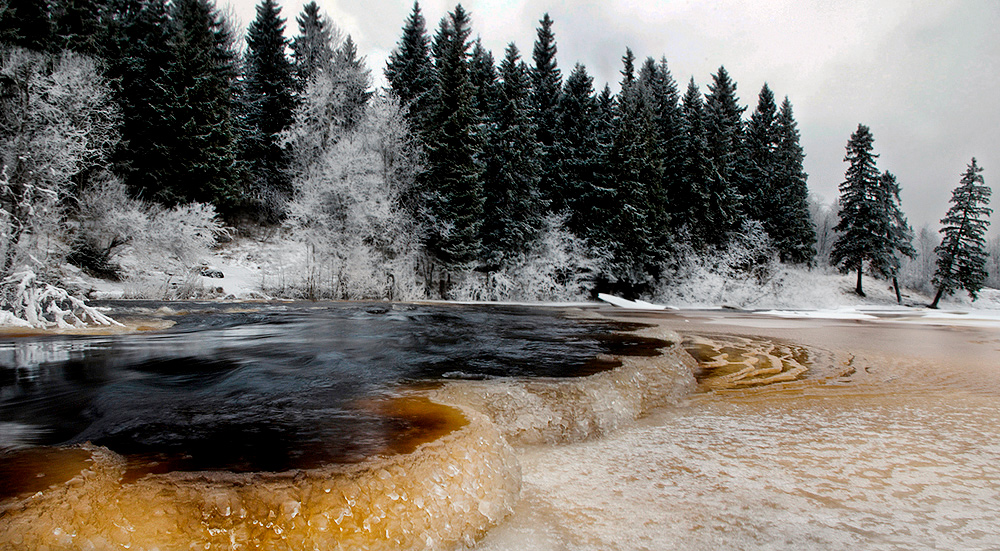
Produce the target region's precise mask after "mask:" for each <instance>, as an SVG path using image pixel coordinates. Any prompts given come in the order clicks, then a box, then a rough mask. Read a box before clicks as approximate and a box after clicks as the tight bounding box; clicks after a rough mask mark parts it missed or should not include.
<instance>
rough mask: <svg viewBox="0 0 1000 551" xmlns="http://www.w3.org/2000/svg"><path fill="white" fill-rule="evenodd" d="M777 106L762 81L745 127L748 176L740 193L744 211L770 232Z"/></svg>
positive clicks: (773, 218) (774, 200) (773, 208)
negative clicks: (754, 106) (754, 105)
mask: <svg viewBox="0 0 1000 551" xmlns="http://www.w3.org/2000/svg"><path fill="white" fill-rule="evenodd" d="M777 119H778V106H777V105H776V104H775V103H774V92H772V91H771V88H770V87H769V86H768V85H767V83H764V86H763V87H762V88H761V89H760V94H758V96H757V108H756V109H754V112H753V114H751V115H750V122H749V123H747V128H746V140H745V143H746V153H747V163H748V164H747V166H746V168H745V170H744V171H745V173H746V175H747V178H746V180H745V181H744V182H741V183H742V184H744V186H745V187H744V188H743V189H741V190H740V193H742V195H743V212H744V213H746V215H747V216H748V217H749V218H750V219H752V220H760V221H761V222H764V229H765V230H766V231H767V232H768V233H769V234H772V235H773V233H772V232H773V231H774V230H776V229H777V228H776V227H775V225H776V224H775V222H778V220H777V219H776V217H777V212H776V210H777V209H776V203H777V197H776V193H777V190H776V189H775V184H776V182H775V180H776V177H777V174H776V172H777V164H778V163H777V159H776V157H777V154H778V142H779V138H778V128H777V126H778V124H777Z"/></svg>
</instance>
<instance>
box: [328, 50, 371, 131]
mask: <svg viewBox="0 0 1000 551" xmlns="http://www.w3.org/2000/svg"><path fill="white" fill-rule="evenodd" d="M331 73H332V74H333V79H334V82H336V83H337V84H338V85H339V86H340V87H341V89H342V90H343V92H342V93H343V98H344V107H343V109H344V125H345V126H346V127H347V128H348V129H350V128H353V127H354V125H355V124H357V122H358V121H359V120H361V117H362V116H363V114H364V109H365V105H366V104H367V103H368V100H369V99H371V97H372V94H373V93H374V92H373V91H372V74H371V70H370V69H368V65H367V63H366V61H365V59H364V58H363V57H358V47H357V45H355V44H354V40H353V39H352V38H351V35H347V38H346V39H345V40H344V43H343V44H341V46H340V47H339V48H337V51H336V52H334V54H333V68H332V70H331Z"/></svg>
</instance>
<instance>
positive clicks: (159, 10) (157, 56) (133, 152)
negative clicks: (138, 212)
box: [102, 0, 176, 200]
mask: <svg viewBox="0 0 1000 551" xmlns="http://www.w3.org/2000/svg"><path fill="white" fill-rule="evenodd" d="M104 25H105V28H106V29H107V33H106V36H105V40H104V41H103V45H102V50H103V52H104V54H103V57H104V59H105V67H106V73H107V75H108V80H109V82H110V83H111V84H112V86H113V89H114V92H115V96H116V99H117V101H118V104H119V106H121V110H122V127H121V133H122V139H121V141H120V142H119V150H118V152H117V153H116V154H115V172H116V173H117V174H118V175H120V176H121V177H122V178H123V179H124V181H125V184H126V186H127V187H128V189H129V191H130V192H131V193H132V194H134V195H136V196H139V197H143V198H146V199H149V200H165V198H166V197H167V196H169V195H170V193H169V192H167V191H166V190H168V189H169V188H171V187H172V186H174V185H176V182H173V181H171V180H170V178H171V177H172V175H173V174H174V170H175V169H176V166H175V160H174V159H173V158H172V157H171V152H170V142H171V140H172V139H173V138H174V136H173V132H174V128H173V126H172V123H171V116H170V109H171V107H170V106H171V105H172V104H173V101H174V98H173V95H172V92H171V91H170V89H171V85H170V83H169V81H168V80H167V78H166V74H165V72H164V68H165V67H167V66H169V65H170V64H171V63H172V62H173V59H174V55H173V49H172V45H171V40H172V37H171V25H170V20H169V14H168V9H167V5H166V1H165V0H114V1H112V2H111V3H110V4H109V8H108V10H107V11H106V12H105V18H104Z"/></svg>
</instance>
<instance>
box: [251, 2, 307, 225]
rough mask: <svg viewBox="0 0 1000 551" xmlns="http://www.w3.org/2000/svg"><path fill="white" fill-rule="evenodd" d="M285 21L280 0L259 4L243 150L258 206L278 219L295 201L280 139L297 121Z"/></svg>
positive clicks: (267, 215) (255, 206) (253, 202)
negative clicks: (278, 1) (286, 51)
mask: <svg viewBox="0 0 1000 551" xmlns="http://www.w3.org/2000/svg"><path fill="white" fill-rule="evenodd" d="M284 33H285V20H284V19H283V18H282V17H281V8H280V7H279V6H278V4H277V3H276V2H275V0H262V1H261V3H260V4H258V5H257V18H256V19H254V21H253V22H252V23H251V24H250V27H249V29H248V30H247V53H246V75H245V77H244V82H243V87H244V97H243V103H244V106H243V109H244V112H245V117H246V118H245V124H246V127H247V128H246V131H245V133H244V136H243V143H242V146H241V149H242V151H241V153H242V157H243V162H244V163H245V164H246V170H247V175H246V177H247V179H248V182H247V184H248V185H247V187H248V190H247V191H248V192H249V195H250V198H249V200H250V203H251V204H250V205H248V206H249V207H250V208H251V209H252V210H254V211H258V212H259V213H260V215H261V216H262V217H263V219H264V220H267V221H270V222H277V221H278V220H280V218H281V216H282V213H283V211H284V205H285V203H287V202H288V200H289V199H291V194H292V184H291V177H290V175H289V174H288V156H287V153H286V152H285V151H284V149H283V148H282V146H281V145H280V143H279V140H280V137H279V135H280V134H281V132H282V131H284V130H285V128H287V127H288V125H289V124H291V122H292V112H293V110H294V108H295V96H294V92H295V85H296V83H295V75H294V72H293V67H292V63H291V61H290V60H289V59H288V57H287V56H286V55H285V50H286V49H287V48H288V45H289V42H288V39H286V38H285V34H284Z"/></svg>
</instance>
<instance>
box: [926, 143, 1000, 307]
mask: <svg viewBox="0 0 1000 551" xmlns="http://www.w3.org/2000/svg"><path fill="white" fill-rule="evenodd" d="M982 172H983V169H982V167H980V166H979V165H978V164H976V159H975V158H973V159H972V162H971V163H970V164H969V166H968V168H967V169H966V171H965V173H964V174H963V175H962V180H961V181H960V182H959V184H958V187H956V188H955V190H954V191H952V194H951V203H952V205H951V207H950V208H949V209H948V213H947V214H946V215H945V217H944V218H942V219H941V225H942V226H943V227H942V228H941V235H942V236H943V238H942V240H941V245H939V246H938V248H937V249H936V252H937V254H938V261H937V272H935V274H934V286H935V287H937V294H935V295H934V302H932V303H931V308H937V306H938V302H939V301H940V300H941V297H943V296H944V295H946V294H951V293H954V292H955V291H957V290H958V289H965V290H966V291H968V292H969V296H970V297H972V299H973V300H975V299H976V294H977V293H979V290H980V289H981V288H982V286H983V282H984V281H985V280H986V277H987V276H988V274H987V272H986V258H987V254H986V230H987V229H989V226H990V215H991V214H992V213H993V209H991V208H989V207H987V205H988V204H989V202H990V195H991V194H992V190H991V189H990V187H989V186H987V185H986V183H985V180H984V179H983V175H982Z"/></svg>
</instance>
